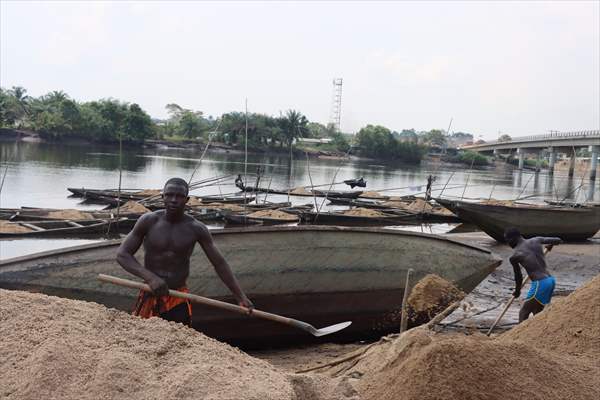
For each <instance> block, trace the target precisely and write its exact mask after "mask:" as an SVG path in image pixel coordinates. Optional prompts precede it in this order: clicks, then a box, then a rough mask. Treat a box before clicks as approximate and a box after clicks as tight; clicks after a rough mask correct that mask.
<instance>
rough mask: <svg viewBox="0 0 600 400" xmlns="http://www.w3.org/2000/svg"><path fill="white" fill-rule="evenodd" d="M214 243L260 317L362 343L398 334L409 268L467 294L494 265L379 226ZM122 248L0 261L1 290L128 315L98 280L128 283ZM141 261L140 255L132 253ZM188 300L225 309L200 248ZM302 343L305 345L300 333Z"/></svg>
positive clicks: (204, 315) (197, 315)
mask: <svg viewBox="0 0 600 400" xmlns="http://www.w3.org/2000/svg"><path fill="white" fill-rule="evenodd" d="M213 237H214V240H215V243H216V245H217V247H218V248H219V249H220V250H221V252H222V253H223V255H224V256H225V258H226V259H227V260H228V262H229V264H230V265H231V267H232V269H233V271H234V272H235V274H236V276H237V277H238V280H239V281H240V284H241V286H242V287H243V288H244V290H245V291H246V293H247V294H248V296H249V297H250V298H251V299H252V301H253V302H254V303H255V305H256V307H257V308H258V309H262V310H265V311H269V312H272V313H275V314H281V315H285V316H288V317H292V318H296V319H299V320H302V321H307V322H309V323H311V324H313V325H315V326H317V327H318V326H326V325H331V324H334V323H337V322H339V321H345V320H350V321H352V325H351V326H350V327H349V328H347V329H345V330H344V331H342V332H340V333H338V334H336V335H338V337H339V338H341V337H342V336H341V335H343V336H344V337H348V338H350V337H368V336H376V335H381V334H382V333H385V332H390V331H393V330H395V329H397V327H398V324H399V321H398V318H393V317H391V316H394V315H398V313H397V311H398V309H399V308H400V305H401V299H402V296H403V292H404V282H405V278H406V273H407V270H408V269H410V268H412V269H413V270H414V272H413V273H412V276H413V279H420V278H422V277H424V276H425V275H427V274H430V273H435V274H437V275H439V276H440V277H442V278H444V279H446V280H448V281H451V282H453V283H454V284H456V286H458V287H459V288H460V289H461V290H463V291H464V292H466V293H468V292H470V291H471V290H472V289H473V288H475V287H476V286H477V285H478V284H479V283H480V282H481V281H482V280H483V279H485V277H486V276H488V274H489V273H490V272H491V271H493V270H494V269H495V268H496V267H497V266H498V265H499V263H500V259H499V258H498V257H496V256H495V255H494V254H493V253H491V252H490V251H489V250H486V249H483V248H480V247H477V246H473V245H468V244H464V243H460V242H457V241H453V240H451V239H448V238H445V237H441V236H437V235H429V234H422V233H414V232H405V231H397V230H386V229H378V228H343V227H330V226H292V227H288V226H281V227H262V228H245V229H244V228H239V229H235V228H234V229H227V230H221V231H214V232H213ZM119 244H120V241H118V240H117V241H110V242H103V243H96V244H90V245H84V246H78V247H74V248H67V249H61V250H55V251H50V252H46V253H40V254H34V255H29V256H25V257H18V258H14V259H8V260H4V261H0V287H2V288H8V289H21V290H29V291H36V292H42V293H47V294H52V295H58V296H62V297H68V298H73V299H81V300H88V301H95V302H98V303H102V304H105V305H106V306H109V307H115V308H118V309H121V310H127V311H130V310H131V308H132V306H133V303H134V301H135V298H136V296H137V293H136V292H135V291H133V290H131V289H126V288H121V287H116V286H112V285H108V284H102V283H100V282H99V281H98V280H97V275H98V274H100V273H103V274H110V275H116V276H121V277H130V276H129V275H128V274H127V273H126V272H125V271H124V270H123V269H122V268H121V267H120V266H119V265H118V264H117V262H116V260H115V259H116V251H117V248H118V246H119ZM137 258H138V259H139V260H142V259H143V249H140V250H139V252H138V253H137ZM188 287H189V289H190V292H191V293H194V294H198V295H202V296H206V297H211V298H215V299H218V300H223V301H229V302H232V301H233V298H232V296H231V295H230V293H229V292H228V290H227V289H226V287H225V286H224V285H223V283H222V282H221V281H220V280H219V278H218V277H217V275H216V273H215V272H214V270H213V268H212V266H211V265H210V263H209V261H208V260H207V258H206V256H205V255H204V252H203V251H202V249H201V248H200V246H197V247H196V250H195V251H194V254H193V255H192V258H191V272H190V277H189V279H188ZM193 325H194V327H195V328H197V329H199V330H201V331H202V332H205V333H206V334H207V335H209V336H212V337H215V338H219V339H222V340H227V341H230V342H239V341H243V342H249V343H258V342H261V341H262V342H272V340H273V339H274V338H277V340H278V341H279V342H282V341H285V340H286V339H290V340H297V339H298V338H299V335H302V334H301V333H299V332H297V331H295V330H293V329H291V328H289V327H286V326H283V325H278V324H275V323H272V322H269V321H262V320H259V319H254V318H250V317H248V316H244V315H237V314H226V313H223V312H222V311H219V310H215V309H211V308H208V307H207V306H201V305H198V306H197V305H194V317H193ZM300 338H301V339H307V338H306V337H305V336H304V335H302V336H301V337H300Z"/></svg>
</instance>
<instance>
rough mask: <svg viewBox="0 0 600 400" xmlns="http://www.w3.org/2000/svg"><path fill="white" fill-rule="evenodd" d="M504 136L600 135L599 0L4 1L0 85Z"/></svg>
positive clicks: (355, 124) (150, 106) (155, 111)
mask: <svg viewBox="0 0 600 400" xmlns="http://www.w3.org/2000/svg"><path fill="white" fill-rule="evenodd" d="M333 78H342V79H343V87H342V88H343V90H342V112H341V129H342V131H344V132H356V131H358V130H359V129H360V128H361V127H363V126H365V125H367V124H379V125H383V126H386V127H388V128H389V129H391V130H397V131H400V130H402V129H410V128H414V129H416V130H418V131H419V130H430V129H436V128H437V129H447V127H448V125H449V122H450V120H451V119H452V127H451V131H462V132H470V133H473V134H474V135H475V136H476V137H482V138H484V139H494V138H497V137H498V135H499V134H500V133H501V134H509V135H511V136H513V137H515V136H523V135H531V134H544V133H547V132H548V131H549V130H559V131H577V130H589V129H598V128H600V1H598V0H595V1H580V2H577V1H566V2H559V1H552V2H544V1H534V2H518V1H494V2H492V1H466V2H451V1H443V2H436V1H423V2H411V1H398V2H392V1H387V2H360V1H353V2H342V1H331V2H326V1H307V2H302V3H300V2H283V1H282V2H218V3H217V2H193V1H187V2H159V1H136V2H108V1H87V2H76V1H65V2H50V1H44V2H33V1H18V2H17V1H7V0H1V1H0V85H1V86H2V87H3V88H10V87H12V86H23V87H25V88H26V89H27V90H28V93H29V94H30V95H32V96H40V95H42V94H45V93H47V92H50V91H53V90H63V91H64V92H66V93H67V94H69V95H70V96H71V97H72V98H74V99H76V100H78V101H89V100H96V99H99V98H109V97H111V98H116V99H119V100H122V101H127V102H132V103H138V104H139V105H140V106H141V107H142V108H143V109H145V110H146V111H147V112H148V113H149V114H150V115H151V116H152V117H155V118H165V117H167V112H166V109H165V105H166V104H168V103H177V104H179V105H181V106H182V107H185V108H190V109H193V110H200V111H202V112H204V114H205V115H212V116H219V115H221V114H223V113H225V112H229V111H243V110H244V107H245V101H246V99H247V102H248V110H249V112H260V113H266V114H269V115H279V113H280V112H285V111H286V110H288V109H296V110H299V111H301V112H302V113H303V114H305V115H306V116H307V117H308V118H309V119H310V120H311V121H317V122H322V123H327V122H328V120H329V115H330V109H331V102H332V80H333Z"/></svg>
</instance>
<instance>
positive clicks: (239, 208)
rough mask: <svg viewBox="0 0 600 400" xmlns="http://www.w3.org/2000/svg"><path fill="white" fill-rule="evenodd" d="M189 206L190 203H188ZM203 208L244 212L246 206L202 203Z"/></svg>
mask: <svg viewBox="0 0 600 400" xmlns="http://www.w3.org/2000/svg"><path fill="white" fill-rule="evenodd" d="M188 205H189V203H188ZM201 205H202V207H207V208H214V209H216V210H230V211H244V206H243V205H239V204H233V203H228V204H224V203H208V204H207V203H201Z"/></svg>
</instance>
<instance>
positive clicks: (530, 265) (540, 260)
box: [513, 237, 550, 281]
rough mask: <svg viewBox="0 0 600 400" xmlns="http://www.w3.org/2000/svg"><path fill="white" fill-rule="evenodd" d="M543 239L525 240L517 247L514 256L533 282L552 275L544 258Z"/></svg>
mask: <svg viewBox="0 0 600 400" xmlns="http://www.w3.org/2000/svg"><path fill="white" fill-rule="evenodd" d="M543 239H544V238H541V237H534V238H531V239H525V240H523V241H522V242H521V243H519V244H518V245H517V247H515V252H514V256H513V257H515V258H516V260H517V261H518V263H519V264H521V266H522V267H523V268H525V271H527V274H528V275H529V278H530V279H531V280H534V281H535V280H540V279H544V278H546V277H548V276H550V274H549V273H548V267H547V265H546V259H545V257H544V248H543V246H542V244H543Z"/></svg>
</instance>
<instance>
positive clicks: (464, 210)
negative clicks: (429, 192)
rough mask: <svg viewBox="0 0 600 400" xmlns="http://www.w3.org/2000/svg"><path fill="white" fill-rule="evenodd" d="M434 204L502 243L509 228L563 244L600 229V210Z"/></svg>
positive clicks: (498, 202) (506, 204) (493, 203)
mask: <svg viewBox="0 0 600 400" xmlns="http://www.w3.org/2000/svg"><path fill="white" fill-rule="evenodd" d="M435 201H436V202H438V203H439V204H441V205H442V206H444V207H446V208H447V209H449V210H451V211H452V212H453V213H454V214H456V215H457V216H458V217H459V218H461V219H462V220H464V221H467V222H470V223H472V224H474V225H476V226H477V227H479V229H481V230H482V231H484V232H485V233H487V234H488V235H490V236H491V237H493V238H494V239H496V240H497V241H499V242H504V231H505V230H506V228H509V227H516V228H517V229H519V231H520V232H521V234H522V235H523V236H524V237H527V238H529V237H533V236H548V237H559V238H561V239H563V240H564V241H583V240H586V239H588V238H590V237H592V236H594V234H596V232H598V230H600V207H585V206H582V207H568V206H567V207H565V206H551V205H536V204H525V203H518V202H514V201H510V200H509V201H502V200H489V201H484V202H478V203H473V202H467V201H460V200H450V199H435Z"/></svg>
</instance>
